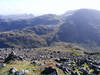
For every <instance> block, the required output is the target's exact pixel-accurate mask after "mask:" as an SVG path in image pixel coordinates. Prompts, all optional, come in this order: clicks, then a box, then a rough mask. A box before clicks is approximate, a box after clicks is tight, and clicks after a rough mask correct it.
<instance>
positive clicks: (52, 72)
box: [41, 67, 58, 75]
mask: <svg viewBox="0 0 100 75" xmlns="http://www.w3.org/2000/svg"><path fill="white" fill-rule="evenodd" d="M41 75H58V74H57V70H56V69H54V68H52V67H46V68H45V70H44V71H42V72H41Z"/></svg>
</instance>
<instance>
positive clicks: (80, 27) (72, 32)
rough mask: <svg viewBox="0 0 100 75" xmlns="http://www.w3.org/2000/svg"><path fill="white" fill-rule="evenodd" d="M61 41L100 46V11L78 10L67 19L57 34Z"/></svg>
mask: <svg viewBox="0 0 100 75" xmlns="http://www.w3.org/2000/svg"><path fill="white" fill-rule="evenodd" d="M57 36H58V38H59V40H61V41H64V42H65V41H66V42H77V43H87V42H89V41H93V42H96V43H97V44H100V43H99V41H100V11H96V10H90V9H80V10H77V11H76V12H75V13H74V14H72V15H71V16H68V17H67V18H66V19H65V22H64V23H63V24H62V25H61V26H60V28H59V32H58V33H57Z"/></svg>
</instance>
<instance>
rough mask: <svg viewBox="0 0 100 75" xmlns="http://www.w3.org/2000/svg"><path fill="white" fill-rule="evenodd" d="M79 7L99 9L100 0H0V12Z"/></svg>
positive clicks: (38, 12) (59, 10) (60, 10)
mask: <svg viewBox="0 0 100 75" xmlns="http://www.w3.org/2000/svg"><path fill="white" fill-rule="evenodd" d="M80 8H91V9H97V10H100V0H0V14H20V13H28V14H29V13H33V14H35V15H41V14H48V13H54V14H62V13H64V12H66V11H67V10H74V9H80Z"/></svg>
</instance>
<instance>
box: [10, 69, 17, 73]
mask: <svg viewBox="0 0 100 75" xmlns="http://www.w3.org/2000/svg"><path fill="white" fill-rule="evenodd" d="M16 71H17V70H16V68H11V69H10V70H9V73H15V72H16Z"/></svg>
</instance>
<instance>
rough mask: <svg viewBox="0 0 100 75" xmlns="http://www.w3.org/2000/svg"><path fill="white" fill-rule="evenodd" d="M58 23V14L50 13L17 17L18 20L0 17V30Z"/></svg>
mask: <svg viewBox="0 0 100 75" xmlns="http://www.w3.org/2000/svg"><path fill="white" fill-rule="evenodd" d="M14 19H15V18H14ZM59 23H60V18H59V16H56V15H52V14H48V15H42V16H38V17H34V18H28V19H18V20H11V19H10V20H9V19H1V20H0V32H4V31H11V30H17V29H23V28H25V27H27V26H35V25H51V26H53V25H57V24H59Z"/></svg>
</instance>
